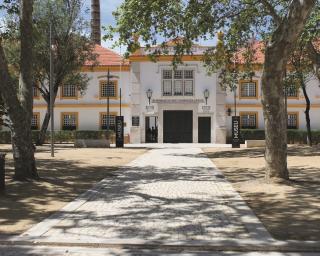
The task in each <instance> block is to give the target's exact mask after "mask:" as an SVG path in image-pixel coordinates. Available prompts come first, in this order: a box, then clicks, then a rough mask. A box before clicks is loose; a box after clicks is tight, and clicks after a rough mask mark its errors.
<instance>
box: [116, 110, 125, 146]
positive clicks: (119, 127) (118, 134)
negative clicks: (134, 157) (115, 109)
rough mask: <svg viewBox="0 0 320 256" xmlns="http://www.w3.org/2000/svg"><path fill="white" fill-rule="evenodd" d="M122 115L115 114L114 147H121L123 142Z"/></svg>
mask: <svg viewBox="0 0 320 256" xmlns="http://www.w3.org/2000/svg"><path fill="white" fill-rule="evenodd" d="M123 125H124V122H123V116H116V147H117V148H123V144H124V132H123V130H124V127H123Z"/></svg>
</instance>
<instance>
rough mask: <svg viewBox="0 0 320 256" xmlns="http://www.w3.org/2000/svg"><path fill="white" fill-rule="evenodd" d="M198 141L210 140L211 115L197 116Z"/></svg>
mask: <svg viewBox="0 0 320 256" xmlns="http://www.w3.org/2000/svg"><path fill="white" fill-rule="evenodd" d="M198 142H199V143H210V142H211V117H199V119H198Z"/></svg>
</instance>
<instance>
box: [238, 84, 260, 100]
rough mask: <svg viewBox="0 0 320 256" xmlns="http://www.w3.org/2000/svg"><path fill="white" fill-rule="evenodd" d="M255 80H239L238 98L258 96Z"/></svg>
mask: <svg viewBox="0 0 320 256" xmlns="http://www.w3.org/2000/svg"><path fill="white" fill-rule="evenodd" d="M257 84H258V83H257V82H240V98H258V93H257Z"/></svg>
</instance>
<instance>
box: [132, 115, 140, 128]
mask: <svg viewBox="0 0 320 256" xmlns="http://www.w3.org/2000/svg"><path fill="white" fill-rule="evenodd" d="M132 126H140V117H139V116H133V117H132Z"/></svg>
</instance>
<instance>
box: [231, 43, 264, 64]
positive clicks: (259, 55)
mask: <svg viewBox="0 0 320 256" xmlns="http://www.w3.org/2000/svg"><path fill="white" fill-rule="evenodd" d="M264 49H265V45H264V42H262V41H254V42H253V43H252V50H253V51H254V52H255V56H254V60H253V62H254V63H255V64H263V63H264ZM244 51H245V49H240V50H239V53H238V54H237V62H238V63H240V64H244V62H245V59H244V56H243V53H244Z"/></svg>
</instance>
